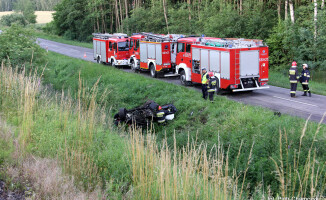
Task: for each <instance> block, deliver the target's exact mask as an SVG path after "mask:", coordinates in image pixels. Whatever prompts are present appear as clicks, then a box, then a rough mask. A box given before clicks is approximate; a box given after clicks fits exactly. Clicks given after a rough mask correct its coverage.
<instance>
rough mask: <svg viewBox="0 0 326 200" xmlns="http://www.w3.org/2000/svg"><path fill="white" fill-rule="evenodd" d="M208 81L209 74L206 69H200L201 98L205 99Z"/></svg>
mask: <svg viewBox="0 0 326 200" xmlns="http://www.w3.org/2000/svg"><path fill="white" fill-rule="evenodd" d="M208 83H209V75H208V73H207V71H206V68H203V69H202V77H201V91H202V92H203V98H204V99H205V100H206V99H207V96H208V92H207V86H208Z"/></svg>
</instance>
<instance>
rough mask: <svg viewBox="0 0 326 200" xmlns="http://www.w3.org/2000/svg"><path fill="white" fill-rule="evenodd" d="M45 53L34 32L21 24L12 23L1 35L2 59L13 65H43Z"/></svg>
mask: <svg viewBox="0 0 326 200" xmlns="http://www.w3.org/2000/svg"><path fill="white" fill-rule="evenodd" d="M45 54H46V52H45V50H44V49H42V48H41V47H40V46H39V45H38V44H37V43H36V38H35V37H34V35H33V33H32V32H31V31H30V30H27V29H23V28H22V27H21V26H19V25H16V24H14V25H12V26H11V27H10V28H9V29H8V30H7V31H5V32H4V33H3V34H1V36H0V60H1V61H5V62H6V63H10V64H11V65H12V66H17V65H18V66H21V65H23V64H24V65H26V66H29V65H32V63H35V64H40V65H42V64H44V63H45V62H46V58H45Z"/></svg>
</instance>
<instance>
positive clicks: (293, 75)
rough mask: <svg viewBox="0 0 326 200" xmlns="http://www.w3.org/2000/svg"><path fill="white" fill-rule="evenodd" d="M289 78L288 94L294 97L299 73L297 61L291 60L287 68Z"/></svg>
mask: <svg viewBox="0 0 326 200" xmlns="http://www.w3.org/2000/svg"><path fill="white" fill-rule="evenodd" d="M289 79H290V84H291V91H290V96H291V97H295V93H296V91H297V85H298V80H299V74H298V70H297V62H295V61H293V62H292V67H291V68H290V69H289Z"/></svg>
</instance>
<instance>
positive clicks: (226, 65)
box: [221, 51, 230, 79]
mask: <svg viewBox="0 0 326 200" xmlns="http://www.w3.org/2000/svg"><path fill="white" fill-rule="evenodd" d="M221 78H223V79H230V53H229V52H224V51H222V52H221Z"/></svg>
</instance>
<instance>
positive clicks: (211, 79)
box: [207, 72, 217, 103]
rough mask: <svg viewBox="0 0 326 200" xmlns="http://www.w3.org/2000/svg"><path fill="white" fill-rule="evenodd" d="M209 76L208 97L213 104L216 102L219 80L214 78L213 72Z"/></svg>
mask: <svg viewBox="0 0 326 200" xmlns="http://www.w3.org/2000/svg"><path fill="white" fill-rule="evenodd" d="M208 75H209V83H208V86H207V89H208V90H207V91H208V96H209V100H210V101H211V103H213V102H214V93H215V90H216V84H217V78H216V77H215V76H214V74H213V72H210V73H208Z"/></svg>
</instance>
